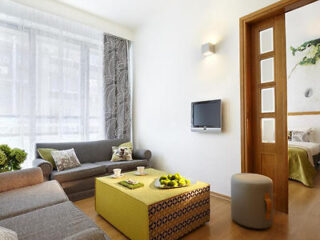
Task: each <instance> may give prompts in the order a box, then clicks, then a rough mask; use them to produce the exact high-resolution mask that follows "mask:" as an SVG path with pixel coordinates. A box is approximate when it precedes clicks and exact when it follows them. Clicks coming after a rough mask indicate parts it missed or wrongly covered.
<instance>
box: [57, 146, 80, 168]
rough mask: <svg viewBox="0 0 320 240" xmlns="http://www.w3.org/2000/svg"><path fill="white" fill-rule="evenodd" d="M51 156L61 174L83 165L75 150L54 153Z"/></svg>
mask: <svg viewBox="0 0 320 240" xmlns="http://www.w3.org/2000/svg"><path fill="white" fill-rule="evenodd" d="M51 155H52V157H53V159H54V162H55V163H56V166H57V170H58V171H59V172H60V171H63V170H66V169H70V168H76V167H79V166H80V165H81V164H80V162H79V159H78V158H77V155H76V153H75V151H74V149H73V148H72V149H68V150H62V151H52V152H51Z"/></svg>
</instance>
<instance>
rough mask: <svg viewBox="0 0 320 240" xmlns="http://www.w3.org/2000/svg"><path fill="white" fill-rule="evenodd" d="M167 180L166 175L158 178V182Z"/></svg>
mask: <svg viewBox="0 0 320 240" xmlns="http://www.w3.org/2000/svg"><path fill="white" fill-rule="evenodd" d="M167 179H168V177H167V176H166V175H163V176H161V177H160V180H167Z"/></svg>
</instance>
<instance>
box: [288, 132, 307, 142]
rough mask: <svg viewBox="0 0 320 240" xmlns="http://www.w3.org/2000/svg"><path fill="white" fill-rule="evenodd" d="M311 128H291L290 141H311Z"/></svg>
mask: <svg viewBox="0 0 320 240" xmlns="http://www.w3.org/2000/svg"><path fill="white" fill-rule="evenodd" d="M311 134H312V130H311V129H308V130H306V131H304V130H292V141H294V142H311Z"/></svg>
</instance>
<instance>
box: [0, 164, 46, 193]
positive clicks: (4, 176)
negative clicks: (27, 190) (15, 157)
mask: <svg viewBox="0 0 320 240" xmlns="http://www.w3.org/2000/svg"><path fill="white" fill-rule="evenodd" d="M42 182H43V175H42V171H41V168H27V169H23V170H19V171H12V172H4V173H1V174H0V193H1V192H6V191H10V190H13V189H17V188H23V187H27V186H31V185H35V184H39V183H42Z"/></svg>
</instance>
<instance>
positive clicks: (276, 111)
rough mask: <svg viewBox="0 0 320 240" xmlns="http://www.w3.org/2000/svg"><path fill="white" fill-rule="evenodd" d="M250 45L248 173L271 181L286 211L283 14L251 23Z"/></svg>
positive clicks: (280, 206) (278, 203) (276, 198)
mask: <svg viewBox="0 0 320 240" xmlns="http://www.w3.org/2000/svg"><path fill="white" fill-rule="evenodd" d="M251 43H252V55H251V63H252V69H251V74H252V80H253V82H252V89H251V93H252V94H253V96H252V100H253V101H252V113H253V115H252V127H253V128H252V139H253V141H252V145H253V152H252V153H253V165H252V170H253V172H255V173H259V174H262V175H266V176H268V177H270V178H272V180H273V188H274V191H273V200H274V206H275V208H276V209H279V210H282V211H285V212H287V207H288V156H287V154H288V152H287V149H288V140H287V118H286V115H287V109H286V107H287V105H286V101H287V100H286V98H287V94H286V93H287V91H286V83H287V81H286V77H287V76H286V71H285V69H286V41H285V17H284V14H282V15H279V16H277V17H273V18H270V19H267V20H264V21H262V22H259V23H256V24H254V25H253V26H252V31H251ZM284 149H286V150H285V151H284Z"/></svg>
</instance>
